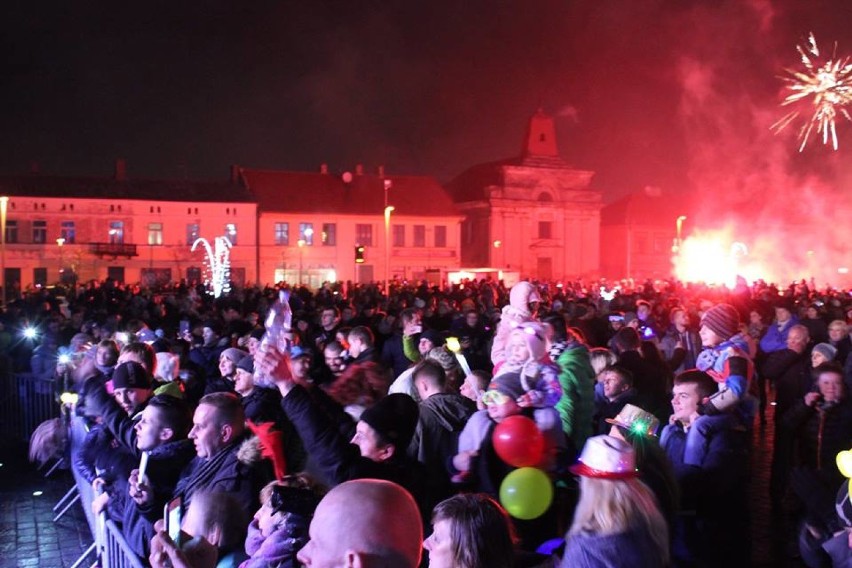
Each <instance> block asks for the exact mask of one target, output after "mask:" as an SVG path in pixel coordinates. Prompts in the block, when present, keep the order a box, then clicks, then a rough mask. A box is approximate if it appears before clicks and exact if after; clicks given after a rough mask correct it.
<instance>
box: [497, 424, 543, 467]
mask: <svg viewBox="0 0 852 568" xmlns="http://www.w3.org/2000/svg"><path fill="white" fill-rule="evenodd" d="M491 442H492V443H493V444H494V451H495V452H497V455H498V456H500V459H501V460H503V461H504V462H506V463H507V464H509V465H512V466H515V467H530V466H534V465H537V464H538V463H539V462H540V461H541V454H542V452H544V436H542V435H541V430H539V429H538V426H536V424H535V422H534V421H532V420H531V419H529V418H527V417H526V416H510V417H509V418H507V419H505V420H504V421H503V422H501V423H500V424H498V425H497V427H496V428H494V435H493V436H492V437H491Z"/></svg>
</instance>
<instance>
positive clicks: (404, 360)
mask: <svg viewBox="0 0 852 568" xmlns="http://www.w3.org/2000/svg"><path fill="white" fill-rule="evenodd" d="M381 361H382V365H384V366H385V367H387V368H388V369H391V371H392V372H393V376H394V377H398V376H399V375H400V374H402V372H403V371H405V370H406V369H407V368H408V366H409V365H411V361H410V360H409V359H408V357H406V356H405V353H404V351H403V349H402V334H401V333H395V334H393V335H392V336H391V337H390V338H388V340H387V341H385V343H384V345H382V357H381Z"/></svg>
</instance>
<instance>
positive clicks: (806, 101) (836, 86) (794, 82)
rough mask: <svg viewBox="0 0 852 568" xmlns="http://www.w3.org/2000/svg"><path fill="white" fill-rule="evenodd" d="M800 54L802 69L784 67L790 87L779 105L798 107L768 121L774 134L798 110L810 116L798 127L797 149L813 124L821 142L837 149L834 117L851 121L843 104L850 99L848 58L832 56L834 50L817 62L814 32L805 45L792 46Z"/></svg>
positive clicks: (851, 68) (851, 70) (851, 84)
mask: <svg viewBox="0 0 852 568" xmlns="http://www.w3.org/2000/svg"><path fill="white" fill-rule="evenodd" d="M796 49H797V50H798V51H799V54H800V55H801V56H802V64H803V65H804V66H805V70H804V71H795V70H793V69H785V72H786V73H787V75H788V76H787V77H783V80H784V81H785V82H786V83H787V90H789V91H792V93H790V94H789V95H788V96H787V98H786V99H784V102H783V103H781V106H790V105H796V106H798V107H800V108H798V109H796V110H793V111H791V112H789V113H787V114H786V115H785V116H784V117H783V118H781V120H779V121H778V122H776V123H775V124H773V125H772V127H771V128H772V130H773V131H775V133H776V134H777V133H778V132H780V131H781V130H783V129H784V128H785V127H786V126H787V125H789V124H790V123H791V122H793V121H794V120H795V119H796V118H797V117H798V116H799V115H800V114H803V115H810V118H809V119H808V120H807V121H806V122H805V123H804V124H803V125H802V126H801V128H799V134H798V137H799V142H800V145H799V152H801V151H802V150H804V149H805V144H807V143H808V138H810V135H811V132H812V131H813V129H814V127H816V131H817V134H822V143H823V144H828V139H829V136H830V137H831V144H832V146H833V147H834V149H835V150H837V118H838V116H843V117H844V118H846V120H849V121H852V117H850V115H849V111H847V110H846V108H845V107H846V106H848V105H849V103H852V63H850V62H849V60H850V58H849V57H845V58H843V59H842V60H838V59H836V55H837V53H836V51H837V44H836V43H835V45H834V50H835V52H834V53H832V56H831V58H830V59H828V60H826V61H825V62H824V63H820V62H819V58H820V52H819V48H818V47H817V44H816V39H815V38H814V35H813V34H811V35H810V36H809V37H808V42H807V45H805V46H802V45H799V46H797V47H796Z"/></svg>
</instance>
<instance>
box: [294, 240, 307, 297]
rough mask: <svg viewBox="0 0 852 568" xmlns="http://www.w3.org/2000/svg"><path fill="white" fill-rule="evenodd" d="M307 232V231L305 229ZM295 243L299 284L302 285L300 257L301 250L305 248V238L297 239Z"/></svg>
mask: <svg viewBox="0 0 852 568" xmlns="http://www.w3.org/2000/svg"><path fill="white" fill-rule="evenodd" d="M305 232H307V231H305ZM296 244H297V245H299V285H300V286H301V285H302V257H303V251H304V248H305V239H299V240H298V241H296Z"/></svg>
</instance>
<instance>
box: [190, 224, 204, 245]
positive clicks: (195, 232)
mask: <svg viewBox="0 0 852 568" xmlns="http://www.w3.org/2000/svg"><path fill="white" fill-rule="evenodd" d="M200 231H201V229H200V228H199V227H198V223H187V224H186V244H188V245H190V246H191V245H194V244H195V241H197V240H198V237H199V236H200Z"/></svg>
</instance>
